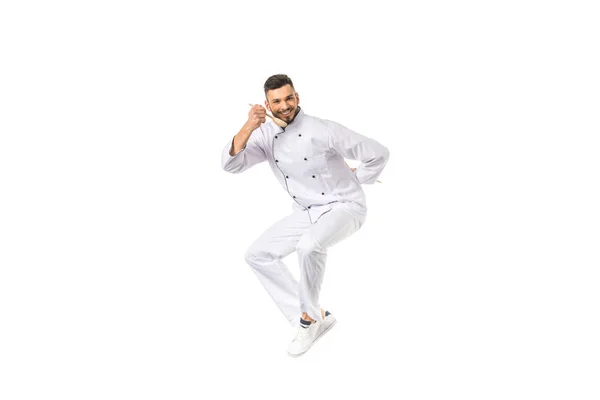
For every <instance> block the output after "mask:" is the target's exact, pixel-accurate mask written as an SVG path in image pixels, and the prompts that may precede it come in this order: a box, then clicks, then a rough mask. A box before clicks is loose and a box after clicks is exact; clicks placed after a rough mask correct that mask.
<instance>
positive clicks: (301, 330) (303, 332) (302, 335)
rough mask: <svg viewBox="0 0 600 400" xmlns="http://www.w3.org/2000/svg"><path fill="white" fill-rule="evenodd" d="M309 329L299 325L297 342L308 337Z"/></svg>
mask: <svg viewBox="0 0 600 400" xmlns="http://www.w3.org/2000/svg"><path fill="white" fill-rule="evenodd" d="M308 329H309V328H302V327H301V326H299V327H298V332H297V333H296V338H295V339H294V340H295V341H296V342H302V341H304V340H305V339H306V337H307V336H308Z"/></svg>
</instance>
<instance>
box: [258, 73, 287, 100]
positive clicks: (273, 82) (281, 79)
mask: <svg viewBox="0 0 600 400" xmlns="http://www.w3.org/2000/svg"><path fill="white" fill-rule="evenodd" d="M285 85H290V86H291V87H292V89H293V88H294V84H293V83H292V80H291V79H290V77H289V76H287V75H285V74H277V75H273V76H270V77H269V79H267V80H266V81H265V96H266V95H267V92H268V91H269V90H274V89H279V88H280V87H283V86H285Z"/></svg>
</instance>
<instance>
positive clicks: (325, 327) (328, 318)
mask: <svg viewBox="0 0 600 400" xmlns="http://www.w3.org/2000/svg"><path fill="white" fill-rule="evenodd" d="M336 322H337V320H336V319H335V317H334V316H333V314H331V313H330V312H329V311H325V319H324V320H323V321H322V322H321V326H320V327H319V331H318V332H317V337H316V338H315V342H316V341H317V339H319V338H320V337H321V336H323V335H324V334H326V333H327V332H329V330H330V329H331V328H333V326H334V325H335V323H336Z"/></svg>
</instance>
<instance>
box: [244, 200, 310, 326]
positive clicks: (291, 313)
mask: <svg viewBox="0 0 600 400" xmlns="http://www.w3.org/2000/svg"><path fill="white" fill-rule="evenodd" d="M310 225H311V224H310V220H309V218H308V215H307V214H306V213H305V212H295V213H293V214H292V215H289V216H287V217H285V218H283V219H282V220H280V221H278V222H276V223H275V224H273V225H272V226H271V227H270V228H269V229H267V230H266V231H265V232H264V233H263V234H262V235H261V236H260V237H259V238H258V239H256V241H254V243H252V245H251V246H250V248H249V249H248V251H247V252H246V257H245V258H246V262H247V263H248V264H249V265H250V266H251V267H252V270H253V271H254V273H255V274H256V276H257V277H258V279H259V281H260V282H261V283H262V285H263V286H264V287H265V289H266V290H267V292H268V293H269V295H270V296H271V298H272V299H273V301H274V302H275V304H276V305H277V307H279V309H280V310H281V312H282V313H283V315H284V316H285V318H286V319H287V320H288V321H289V322H290V324H292V325H295V324H296V323H297V322H298V318H299V317H300V314H301V311H300V303H299V285H298V281H296V279H294V277H293V276H292V274H291V273H290V270H289V268H288V267H287V266H286V265H285V264H284V263H283V261H281V259H282V258H284V257H285V256H287V255H289V254H291V253H292V252H294V250H295V249H296V245H297V243H298V241H299V240H300V238H301V237H302V235H303V234H304V233H305V232H306V231H307V229H308V228H309V227H310Z"/></svg>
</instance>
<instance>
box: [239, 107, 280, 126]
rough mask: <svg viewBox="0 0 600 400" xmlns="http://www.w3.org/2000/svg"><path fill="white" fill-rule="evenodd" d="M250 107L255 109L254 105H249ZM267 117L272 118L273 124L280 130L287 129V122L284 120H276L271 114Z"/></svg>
mask: <svg viewBox="0 0 600 400" xmlns="http://www.w3.org/2000/svg"><path fill="white" fill-rule="evenodd" d="M248 105H249V106H250V107H254V106H253V105H252V104H248ZM267 117H269V118H271V119H272V120H273V122H275V125H277V126H278V127H280V128H285V127H286V126H287V122H285V121H284V120H282V119H279V118H275V117H273V116H271V115H269V114H267Z"/></svg>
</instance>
